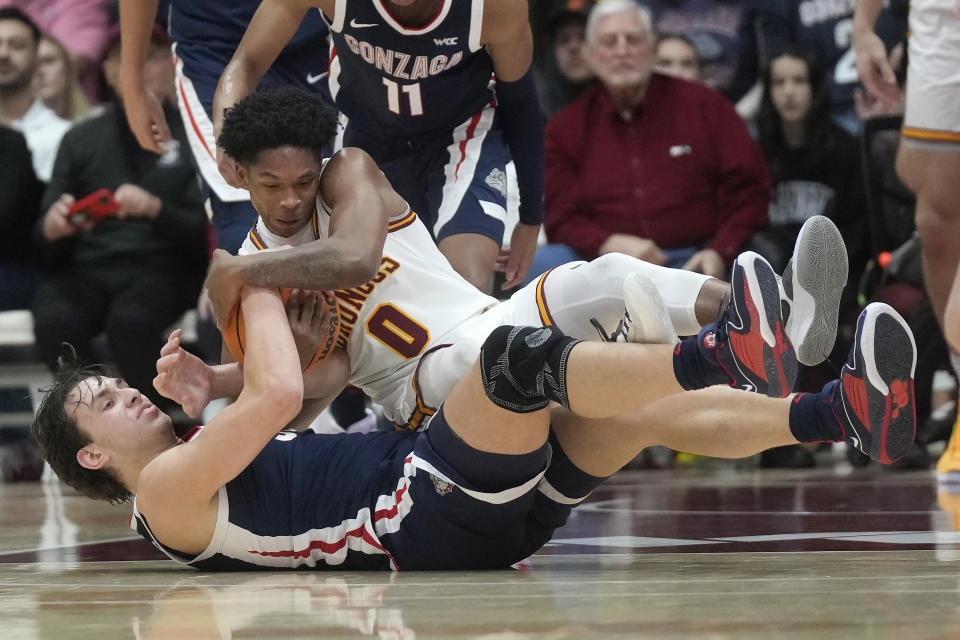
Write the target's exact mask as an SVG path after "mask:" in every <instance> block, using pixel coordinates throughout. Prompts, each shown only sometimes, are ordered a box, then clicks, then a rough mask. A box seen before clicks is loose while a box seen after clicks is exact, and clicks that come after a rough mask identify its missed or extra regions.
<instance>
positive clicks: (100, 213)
mask: <svg viewBox="0 0 960 640" xmlns="http://www.w3.org/2000/svg"><path fill="white" fill-rule="evenodd" d="M117 208H118V207H117V201H116V200H114V199H113V191H110V189H100V190H99V191H94V192H93V193H91V194H90V195H88V196H87V197H85V198H82V199H80V200H77V201H76V202H74V203H73V204H72V205H70V209H69V210H68V211H67V220H69V221H70V223H71V224H77V225H80V224H84V223H86V222H88V221H91V220H93V221H97V220H100V219H101V218H106V217H107V216H111V215H113V214H115V213H116V212H117Z"/></svg>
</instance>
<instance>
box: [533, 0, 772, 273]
mask: <svg viewBox="0 0 960 640" xmlns="http://www.w3.org/2000/svg"><path fill="white" fill-rule="evenodd" d="M586 37H587V43H586V48H585V52H584V53H585V55H586V56H587V60H588V62H589V63H590V66H591V67H592V68H593V70H594V73H595V74H596V76H597V77H598V78H599V79H600V81H601V82H600V83H599V84H598V85H597V86H595V87H593V88H591V89H588V90H587V91H586V92H585V93H584V95H582V96H581V97H580V98H578V99H577V100H576V101H574V102H573V103H571V104H570V105H569V106H567V107H566V108H565V109H563V110H561V111H560V112H559V113H557V115H556V116H554V118H553V119H552V120H551V121H550V122H549V123H548V124H547V130H546V208H547V213H546V218H545V221H544V222H545V229H546V233H547V237H548V239H549V240H550V241H551V242H552V243H560V244H562V245H565V247H560V248H558V247H555V246H547V247H543V248H541V250H540V251H539V252H538V254H539V255H538V259H537V260H536V261H535V262H534V267H535V268H533V269H531V271H530V273H531V275H537V274H539V273H542V271H543V270H545V269H546V268H549V267H551V266H553V265H554V264H558V263H561V262H565V261H568V260H570V259H577V258H582V259H592V258H595V257H597V256H598V255H602V254H605V253H611V252H619V253H625V254H628V255H631V256H634V257H637V258H640V259H643V260H647V261H649V262H653V263H656V264H660V265H668V266H676V267H683V268H684V269H689V270H691V271H697V272H699V273H703V274H706V275H710V276H715V277H718V278H723V277H724V276H725V275H726V273H727V268H728V266H729V264H730V262H731V261H732V260H733V258H734V257H735V256H736V255H737V254H738V253H739V252H740V251H741V249H742V248H743V246H744V245H745V244H746V242H747V240H748V238H749V237H750V236H751V234H753V233H754V232H755V231H757V230H758V229H760V228H762V227H763V226H764V225H765V224H766V221H767V207H768V205H769V198H770V183H769V177H768V175H767V169H766V165H765V163H764V160H763V156H762V154H761V153H760V151H759V149H758V148H757V146H756V145H755V144H754V142H753V141H752V140H751V138H750V134H749V133H748V132H747V129H746V126H745V125H744V124H743V122H742V121H741V119H740V117H739V116H738V115H737V114H736V112H735V111H734V109H733V106H732V105H731V104H730V103H729V102H728V101H727V100H726V98H724V97H723V96H722V95H721V94H720V93H718V92H716V91H715V90H713V89H710V88H708V87H706V86H703V85H701V84H698V83H692V82H687V81H685V80H681V79H678V78H672V77H668V76H664V75H660V74H657V73H653V64H654V57H655V56H654V47H655V44H656V39H655V37H654V33H653V28H652V26H651V23H650V18H649V14H648V13H647V12H646V10H645V9H643V8H642V7H640V6H639V5H637V4H636V3H635V2H633V1H632V0H606V1H605V2H602V3H600V4H598V5H596V6H595V7H594V8H593V10H592V11H591V13H590V16H589V18H588V21H587V33H586Z"/></svg>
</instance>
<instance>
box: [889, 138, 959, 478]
mask: <svg viewBox="0 0 960 640" xmlns="http://www.w3.org/2000/svg"><path fill="white" fill-rule="evenodd" d="M911 144H912V143H910V142H903V143H902V144H901V145H900V149H899V151H898V153H897V173H898V174H899V175H900V177H901V179H902V180H903V181H904V183H905V184H906V185H907V186H908V187H909V188H910V189H911V190H912V191H913V192H914V193H915V194H916V197H917V204H916V222H917V232H918V233H919V234H920V241H921V244H922V246H923V252H922V254H921V258H922V260H923V278H924V285H925V288H926V291H927V296H928V297H929V298H930V304H931V306H932V307H933V311H934V313H935V314H936V316H937V320H939V321H940V326H941V327H944V333H945V334H949V333H950V329H949V328H947V327H945V326H944V324H943V322H944V313H945V310H946V306H947V300H948V298H949V295H950V290H951V287H952V286H953V281H954V279H955V277H956V273H957V264H958V259H960V207H958V206H957V203H958V202H960V180H958V179H957V176H960V150H958V149H957V147H956V146H954V145H951V146H950V147H949V150H947V149H945V150H943V151H937V150H933V149H929V148H917V147H916V146H911ZM951 362H952V363H953V366H954V369H955V370H957V369H958V365H960V354H958V353H957V352H956V351H952V352H951ZM956 373H958V374H960V371H956ZM937 472H938V474H939V478H940V480H941V482H947V483H956V482H960V419H958V422H957V423H956V424H954V426H953V432H952V433H951V436H950V440H949V441H948V442H947V448H946V449H945V450H944V452H943V455H942V456H941V457H940V460H939V461H938V462H937Z"/></svg>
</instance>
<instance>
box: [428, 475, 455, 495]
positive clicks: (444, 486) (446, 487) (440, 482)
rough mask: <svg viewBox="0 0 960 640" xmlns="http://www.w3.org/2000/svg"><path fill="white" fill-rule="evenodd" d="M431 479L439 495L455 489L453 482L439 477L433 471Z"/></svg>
mask: <svg viewBox="0 0 960 640" xmlns="http://www.w3.org/2000/svg"><path fill="white" fill-rule="evenodd" d="M430 479H431V480H433V488H434V489H436V490H437V495H441V496H445V495H447V494H448V493H450V492H451V491H453V483H452V482H447V481H446V480H444V479H443V478H438V477H437V476H435V475H433V474H432V473H431V474H430Z"/></svg>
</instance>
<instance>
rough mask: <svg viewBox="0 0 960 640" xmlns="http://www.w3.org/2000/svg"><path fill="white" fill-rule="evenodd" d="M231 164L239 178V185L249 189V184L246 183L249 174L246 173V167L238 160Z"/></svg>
mask: <svg viewBox="0 0 960 640" xmlns="http://www.w3.org/2000/svg"><path fill="white" fill-rule="evenodd" d="M233 166H234V167H236V169H237V177H238V178H239V179H240V186H241V187H242V188H244V189H247V190H249V189H250V185H249V184H248V183H247V180H248V179H249V177H250V174H248V173H247V168H246V167H245V166H243V165H242V164H240V163H239V162H236V163H234V165H233Z"/></svg>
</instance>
